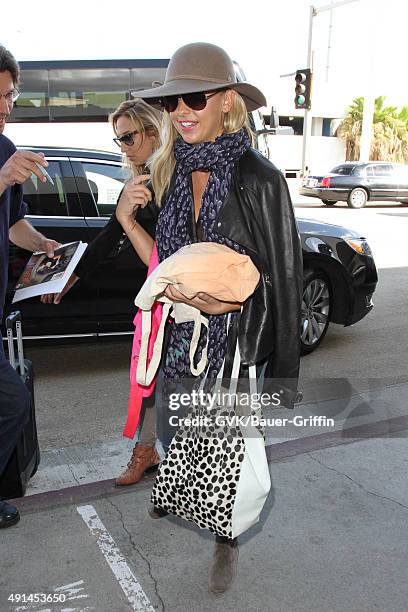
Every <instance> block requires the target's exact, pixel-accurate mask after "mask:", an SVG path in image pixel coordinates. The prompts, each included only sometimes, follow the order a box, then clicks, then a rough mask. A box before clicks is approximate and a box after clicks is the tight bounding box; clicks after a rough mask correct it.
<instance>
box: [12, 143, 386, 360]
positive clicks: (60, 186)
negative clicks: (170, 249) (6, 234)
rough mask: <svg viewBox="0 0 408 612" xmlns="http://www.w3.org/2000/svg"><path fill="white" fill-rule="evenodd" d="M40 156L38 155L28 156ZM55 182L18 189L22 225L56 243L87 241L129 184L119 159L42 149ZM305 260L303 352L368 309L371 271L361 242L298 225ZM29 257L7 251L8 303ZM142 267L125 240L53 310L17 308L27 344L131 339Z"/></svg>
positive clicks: (27, 304)
mask: <svg viewBox="0 0 408 612" xmlns="http://www.w3.org/2000/svg"><path fill="white" fill-rule="evenodd" d="M31 150H37V151H38V150H39V149H33V148H32V149H31ZM41 150H42V151H43V152H44V153H45V155H46V158H47V160H48V162H49V166H48V168H47V170H48V172H49V174H50V175H51V177H52V178H53V180H54V185H51V183H49V182H47V183H41V182H40V181H38V180H37V178H36V177H35V176H34V175H32V177H31V179H30V180H28V181H26V183H25V184H24V199H25V201H26V203H27V205H28V219H29V220H30V222H31V223H32V224H33V225H34V226H35V227H36V228H37V229H38V230H39V231H41V232H42V233H44V234H45V235H46V236H49V237H50V238H54V239H55V240H58V241H59V242H62V243H64V242H72V241H75V240H82V241H83V242H88V243H89V242H91V241H92V240H93V238H94V237H95V236H96V235H97V234H98V232H99V231H100V230H101V228H102V227H103V226H104V225H105V224H106V222H107V221H108V219H109V215H110V214H111V212H112V211H113V210H114V208H115V203H116V199H117V197H118V195H119V193H120V191H121V189H122V186H123V182H124V181H125V180H126V178H127V174H126V171H124V170H123V168H122V165H121V156H120V155H117V154H114V153H105V152H100V151H87V150H82V149H81V150H79V149H77V150H75V149H62V148H43V149H41ZM298 223H299V229H300V232H301V239H302V248H303V261H304V295H303V304H302V308H303V316H302V326H301V330H300V339H301V346H302V352H303V353H310V352H311V351H313V350H314V349H315V348H316V347H317V346H318V345H319V344H320V342H321V341H322V339H323V337H324V335H325V333H326V331H327V327H328V325H329V322H330V321H331V322H333V323H338V324H340V325H351V324H353V323H356V322H357V321H359V320H360V319H362V318H363V317H364V316H365V315H366V314H367V313H368V312H369V311H370V310H371V308H372V307H373V304H372V299H371V298H372V295H373V293H374V290H375V287H376V283H377V272H376V267H375V264H374V260H373V257H372V254H371V252H370V248H369V246H368V244H367V242H366V240H365V239H364V238H362V237H361V236H360V235H359V234H357V233H355V232H354V231H351V230H346V229H344V228H343V227H338V226H335V225H328V224H326V223H321V222H318V221H311V220H306V219H298ZM29 256H30V253H28V252H27V251H23V250H22V249H19V248H17V247H15V246H14V245H11V249H10V271H9V287H8V301H9V303H8V304H7V306H6V313H7V312H10V311H11V310H15V309H16V305H12V304H10V300H11V297H12V295H13V289H14V286H15V284H16V281H17V279H18V278H19V276H20V274H21V272H22V269H23V268H24V266H25V263H26V262H27V260H28V258H29ZM145 276H146V268H145V266H144V265H143V263H142V262H141V260H140V259H139V257H138V256H137V255H136V253H135V251H134V249H133V248H132V246H131V244H130V242H129V241H128V240H127V239H126V237H125V235H124V236H123V239H122V240H121V242H120V243H119V244H118V245H117V247H115V248H114V249H113V250H112V251H111V253H109V255H108V256H107V257H106V258H105V259H104V260H103V261H101V262H100V263H99V265H98V267H97V268H96V270H95V271H94V273H93V274H92V275H91V277H90V278H87V279H86V280H81V281H80V282H78V283H77V284H76V285H75V286H74V287H73V288H72V289H71V290H70V291H69V292H68V293H67V294H66V296H65V297H64V298H63V300H62V301H61V303H60V304H59V305H58V306H55V305H50V304H43V303H41V302H40V300H39V298H32V299H29V300H25V301H22V302H19V303H18V308H19V309H20V310H21V311H22V314H23V321H24V326H23V327H24V334H25V337H29V338H30V337H31V338H35V339H39V338H50V337H52V338H67V337H75V336H79V337H87V336H88V337H100V336H114V335H122V334H129V333H131V332H132V328H133V326H132V319H133V316H134V308H135V307H134V304H133V300H134V297H135V295H136V293H137V292H138V290H139V288H140V287H141V285H142V283H143V281H144V279H145Z"/></svg>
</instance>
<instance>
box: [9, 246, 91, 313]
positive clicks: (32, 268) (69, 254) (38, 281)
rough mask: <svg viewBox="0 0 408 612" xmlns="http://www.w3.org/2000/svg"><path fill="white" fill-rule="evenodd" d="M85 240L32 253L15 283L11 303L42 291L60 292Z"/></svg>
mask: <svg viewBox="0 0 408 612" xmlns="http://www.w3.org/2000/svg"><path fill="white" fill-rule="evenodd" d="M87 246H88V245H87V243H86V242H80V241H79V242H70V243H68V244H63V245H61V246H60V247H58V249H55V251H54V257H48V255H47V254H46V253H44V252H41V253H40V252H38V253H33V254H32V256H31V257H30V260H29V261H28V263H27V265H26V267H25V268H24V272H23V273H22V275H21V276H20V279H19V281H18V283H17V285H16V292H15V294H14V297H13V303H14V302H19V301H20V300H25V299H27V298H30V297H34V296H36V295H43V294H44V293H60V291H62V289H63V288H64V287H65V285H66V284H67V282H68V279H69V277H70V276H71V274H72V272H73V271H74V270H75V267H76V265H77V263H78V261H79V260H80V259H81V257H82V255H83V253H84V251H85V250H86V247H87Z"/></svg>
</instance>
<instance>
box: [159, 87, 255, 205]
mask: <svg viewBox="0 0 408 612" xmlns="http://www.w3.org/2000/svg"><path fill="white" fill-rule="evenodd" d="M234 94H235V95H234V96H233V100H232V107H231V110H230V111H228V112H227V113H225V114H224V118H223V132H222V133H223V134H234V133H235V132H238V131H239V130H240V129H241V128H244V129H245V130H246V131H247V132H248V135H249V136H250V138H251V142H252V145H254V143H255V136H254V134H253V132H252V130H251V128H250V126H249V121H248V111H247V109H246V106H245V102H244V101H243V99H242V97H241V96H240V95H239V93H238V92H236V91H235V92H234ZM160 129H161V140H162V142H161V146H160V147H159V148H158V149H157V151H155V152H154V153H153V155H152V156H151V157H150V172H151V175H152V185H153V191H154V194H155V199H156V204H157V205H158V206H161V201H162V198H163V195H164V194H165V192H166V191H167V189H168V188H169V186H170V181H171V177H172V175H173V172H174V169H175V167H176V159H175V157H174V153H173V148H174V142H175V140H176V139H177V138H179V133H178V132H177V130H176V128H175V127H174V126H173V124H172V122H171V119H170V115H169V114H168V113H167V112H166V111H164V112H163V118H162V122H161V128H160Z"/></svg>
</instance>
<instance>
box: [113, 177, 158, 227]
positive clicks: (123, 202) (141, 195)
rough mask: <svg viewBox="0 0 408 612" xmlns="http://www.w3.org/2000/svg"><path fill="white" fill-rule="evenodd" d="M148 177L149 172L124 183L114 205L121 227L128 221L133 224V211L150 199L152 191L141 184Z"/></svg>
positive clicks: (143, 205)
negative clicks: (117, 200)
mask: <svg viewBox="0 0 408 612" xmlns="http://www.w3.org/2000/svg"><path fill="white" fill-rule="evenodd" d="M149 179H150V174H141V175H140V176H136V177H135V178H133V179H131V180H130V181H128V182H127V183H126V185H125V187H124V189H123V191H122V194H121V196H120V198H119V202H118V205H117V207H116V218H117V220H118V221H119V223H120V224H121V225H122V227H123V229H125V227H124V225H126V224H127V223H129V221H131V222H132V224H134V217H135V212H136V210H137V209H138V208H139V206H140V207H142V208H144V207H145V206H147V204H148V203H149V202H150V201H151V199H152V192H151V191H150V189H148V188H147V187H145V185H143V183H144V182H145V181H148V180H149ZM125 231H126V229H125Z"/></svg>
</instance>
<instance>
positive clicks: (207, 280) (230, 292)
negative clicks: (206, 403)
mask: <svg viewBox="0 0 408 612" xmlns="http://www.w3.org/2000/svg"><path fill="white" fill-rule="evenodd" d="M259 278H260V275H259V272H258V270H257V268H256V267H255V265H254V264H253V263H252V261H251V259H250V257H249V256H248V255H242V254H241V253H237V252H236V251H234V250H233V249H230V248H229V247H227V246H225V245H222V244H218V243H215V242H198V243H194V244H189V245H187V246H184V247H182V248H181V249H179V250H178V251H177V252H176V253H174V254H173V255H171V256H170V257H168V258H167V259H165V260H164V261H163V262H162V263H161V264H160V265H159V266H157V268H156V269H155V270H154V272H153V273H152V274H150V275H149V276H148V278H147V279H146V281H145V283H144V285H143V287H142V288H141V290H140V291H139V293H138V295H137V296H136V298H135V304H136V305H137V306H138V307H139V309H140V310H141V311H142V329H143V331H142V338H141V347H140V356H139V361H138V366H137V370H136V379H137V382H138V383H139V384H141V385H149V384H150V382H151V381H152V380H153V378H154V376H155V374H156V371H157V368H158V365H159V363H160V359H161V351H162V344H163V336H164V327H165V324H166V321H167V318H168V316H169V314H170V313H172V316H174V318H175V322H176V323H183V322H186V321H193V322H194V331H193V336H192V340H191V343H190V369H191V373H192V374H193V375H194V376H199V375H200V374H202V372H203V371H204V369H205V366H206V364H207V350H206V348H205V349H204V350H203V352H202V355H201V358H200V361H199V363H198V364H197V366H194V356H195V352H196V349H197V346H198V341H199V338H200V332H201V325H205V326H206V327H207V328H208V319H207V317H205V316H203V315H202V314H201V312H200V311H199V310H198V309H197V308H194V307H193V306H190V305H187V304H182V303H174V304H173V302H172V301H171V300H169V299H168V298H167V297H165V296H163V292H164V291H165V289H166V287H167V286H168V285H173V286H174V287H175V288H176V289H177V290H178V291H180V292H181V293H183V294H184V295H185V296H186V297H187V298H189V299H191V298H193V297H194V296H195V295H196V294H197V293H199V292H204V293H208V294H209V295H211V296H213V297H214V298H216V299H218V300H222V301H226V302H241V303H242V302H244V301H245V300H246V299H247V298H248V297H249V296H250V295H251V294H252V293H253V292H254V290H255V288H256V286H257V284H258V282H259ZM156 301H160V302H163V304H164V306H163V313H162V321H161V324H160V327H159V330H158V332H157V338H156V342H155V345H154V351H153V355H152V358H151V361H150V364H149V366H147V363H146V362H147V347H148V343H149V338H150V329H151V314H150V313H151V309H152V306H153V304H154V303H155V302H156Z"/></svg>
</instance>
